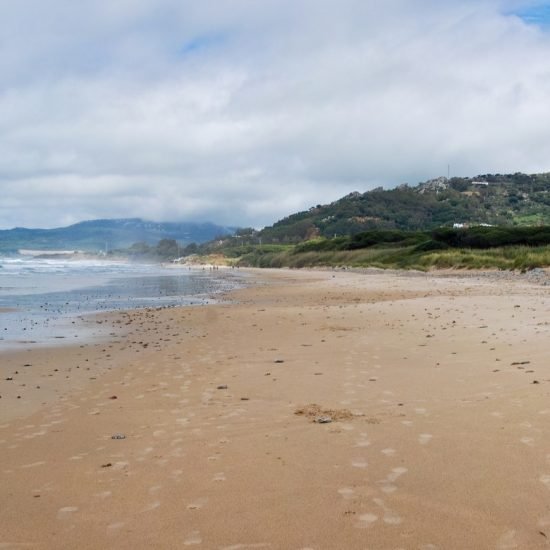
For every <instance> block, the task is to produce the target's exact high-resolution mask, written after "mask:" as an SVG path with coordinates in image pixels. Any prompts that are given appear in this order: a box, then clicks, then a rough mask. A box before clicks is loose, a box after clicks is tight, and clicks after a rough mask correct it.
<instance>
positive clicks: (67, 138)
mask: <svg viewBox="0 0 550 550" xmlns="http://www.w3.org/2000/svg"><path fill="white" fill-rule="evenodd" d="M549 22H550V8H549V2H540V1H538V2H536V1H535V2H533V1H532V2H529V1H525V2H522V1H519V0H518V1H513V0H510V1H507V0H502V1H499V0H472V1H470V0H116V1H115V0H78V1H74V0H48V1H44V0H17V2H15V1H4V2H1V3H0V197H1V198H0V228H10V227H14V226H25V227H58V226H64V225H67V224H69V223H73V222H76V221H81V220H85V219H94V218H114V217H135V216H137V217H143V218H146V219H151V220H158V221H191V220H196V221H206V220H211V221H214V222H218V223H223V224H231V225H240V226H248V225H252V226H255V227H262V226H264V225H267V224H271V223H273V222H274V221H276V220H278V219H280V218H281V217H283V216H285V215H288V214H290V213H292V212H295V211H298V210H302V209H305V208H308V207H310V206H312V205H315V204H318V203H326V202H330V201H332V200H335V199H337V198H339V197H341V196H343V195H345V194H347V193H349V192H351V191H355V190H357V191H366V190H368V189H371V188H373V187H376V186H379V185H383V186H384V187H387V188H389V187H393V186H395V185H398V184H400V183H403V182H408V183H410V184H415V183H417V182H419V181H423V180H426V179H429V178H433V177H437V176H440V175H446V174H447V166H448V165H449V164H450V169H451V175H463V176H474V175H477V174H483V173H488V172H491V173H496V172H500V173H507V172H517V171H522V172H527V173H533V172H543V171H550V100H549V98H550V25H549V24H548V23H549Z"/></svg>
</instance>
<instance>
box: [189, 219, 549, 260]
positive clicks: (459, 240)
mask: <svg viewBox="0 0 550 550" xmlns="http://www.w3.org/2000/svg"><path fill="white" fill-rule="evenodd" d="M214 248H216V249H217V253H218V254H222V255H223V257H225V259H226V262H227V263H228V264H233V265H237V266H243V267H245V266H248V267H293V268H300V267H320V266H329V267H330V266H331V267H344V266H346V267H379V268H392V269H418V270H424V271H425V270H428V269H431V268H465V269H491V268H496V269H517V270H529V269H533V268H537V267H547V266H550V226H542V227H483V226H480V227H472V228H460V229H452V228H438V229H434V230H432V231H402V230H374V231H365V232H363V233H358V234H356V235H349V236H346V237H335V238H332V239H327V238H324V237H317V238H315V239H310V240H308V241H304V242H301V243H298V244H272V243H271V244H259V243H244V242H241V243H237V242H235V240H234V239H231V240H230V241H229V242H228V243H225V245H224V244H218V245H217V247H213V246H212V243H209V244H206V245H203V246H202V247H199V249H198V252H199V253H203V254H212V253H213V251H214Z"/></svg>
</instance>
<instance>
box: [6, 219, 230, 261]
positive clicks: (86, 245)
mask: <svg viewBox="0 0 550 550" xmlns="http://www.w3.org/2000/svg"><path fill="white" fill-rule="evenodd" d="M235 229H236V228H233V227H226V226H221V225H217V224H214V223H212V222H155V221H150V220H143V219H141V218H113V219H96V220H84V221H81V222H77V223H75V224H72V225H69V226H66V227H55V228H51V229H41V228H26V227H15V228H13V229H3V230H0V251H1V252H4V253H14V252H16V251H17V250H20V249H34V250H44V251H48V250H52V249H56V250H58V249H65V250H79V251H83V252H98V251H102V250H103V251H104V250H105V249H109V250H112V249H123V248H128V247H130V246H131V245H132V244H134V243H136V242H144V243H147V244H149V245H153V244H157V243H158V241H160V240H162V239H173V240H175V241H177V242H178V243H179V244H180V245H182V246H185V245H187V244H189V243H192V242H195V243H203V242H207V241H210V240H212V239H214V238H216V237H217V236H219V235H230V234H232V233H234V231H235Z"/></svg>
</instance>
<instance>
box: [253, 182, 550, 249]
mask: <svg viewBox="0 0 550 550" xmlns="http://www.w3.org/2000/svg"><path fill="white" fill-rule="evenodd" d="M454 224H465V225H480V224H488V225H499V226H501V225H504V226H524V225H550V173H544V174H533V175H527V174H521V173H516V174H510V175H501V174H496V175H495V174H484V175H480V176H476V177H474V178H451V179H449V180H448V179H447V178H438V179H435V180H430V181H427V182H424V183H420V184H418V185H416V186H408V185H401V186H399V187H397V188H395V189H389V190H384V189H382V188H378V189H374V190H372V191H367V192H366V193H358V192H354V193H350V194H349V195H347V196H345V197H343V198H342V199H340V200H337V201H335V202H333V203H331V204H327V205H317V206H315V207H312V208H310V209H309V210H307V211H304V212H299V213H297V214H292V215H291V216H288V217H286V218H284V219H282V220H280V221H278V222H277V223H275V224H274V225H272V226H270V227H266V228H264V229H263V230H261V231H260V232H259V233H256V234H255V238H257V239H259V238H261V239H262V241H263V242H264V243H297V242H301V241H303V240H307V239H310V238H314V237H319V236H322V237H327V238H328V237H334V236H341V235H354V234H357V233H361V232H363V231H368V230H373V229H378V230H380V229H399V230H407V231H416V230H430V229H435V228H437V227H441V226H450V227H452V226H453V225H454Z"/></svg>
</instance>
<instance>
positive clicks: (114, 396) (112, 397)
mask: <svg viewBox="0 0 550 550" xmlns="http://www.w3.org/2000/svg"><path fill="white" fill-rule="evenodd" d="M109 399H118V397H117V396H116V395H111V397H109Z"/></svg>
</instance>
